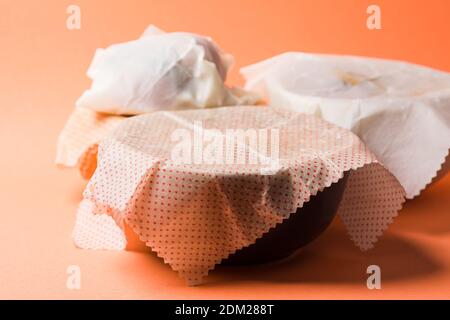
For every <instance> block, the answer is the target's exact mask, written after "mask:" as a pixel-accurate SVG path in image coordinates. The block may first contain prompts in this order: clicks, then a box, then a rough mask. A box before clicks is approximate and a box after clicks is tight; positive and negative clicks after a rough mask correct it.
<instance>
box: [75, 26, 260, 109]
mask: <svg viewBox="0 0 450 320" xmlns="http://www.w3.org/2000/svg"><path fill="white" fill-rule="evenodd" d="M232 62H233V57H232V56H231V55H229V54H227V53H224V52H223V51H222V50H221V49H220V48H219V47H218V46H217V45H216V44H215V43H214V42H213V41H212V40H211V39H210V38H207V37H203V36H199V35H195V34H190V33H183V32H174V33H164V32H163V31H161V30H159V29H157V28H156V27H154V26H150V27H149V28H148V29H147V30H146V31H145V32H144V34H143V35H142V36H141V37H140V38H139V39H137V40H133V41H130V42H125V43H120V44H114V45H112V46H110V47H108V48H106V49H98V50H97V51H96V53H95V56H94V58H93V61H92V63H91V66H90V67H89V70H88V72H87V75H88V76H89V77H90V78H91V79H92V80H93V82H92V86H91V88H90V89H88V90H86V91H85V92H84V93H83V95H82V96H81V97H80V98H79V99H78V101H77V102H76V105H77V107H87V108H91V109H94V110H95V111H98V112H104V113H109V114H121V115H135V114H141V113H146V112H150V111H155V110H161V109H164V110H175V109H184V108H186V109H187V108H196V107H198V108H205V107H216V106H224V105H243V104H254V103H255V102H256V101H257V100H258V97H257V96H256V95H254V94H250V93H246V92H243V91H242V90H238V89H237V90H230V89H228V88H227V87H225V85H224V80H225V78H226V74H227V71H228V68H229V67H230V65H231V64H232Z"/></svg>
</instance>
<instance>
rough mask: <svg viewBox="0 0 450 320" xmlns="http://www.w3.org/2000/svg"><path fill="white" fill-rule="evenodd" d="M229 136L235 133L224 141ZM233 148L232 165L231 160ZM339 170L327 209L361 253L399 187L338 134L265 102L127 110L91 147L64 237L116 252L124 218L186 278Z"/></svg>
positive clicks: (122, 240) (354, 140) (354, 141)
mask: <svg viewBox="0 0 450 320" xmlns="http://www.w3.org/2000/svg"><path fill="white" fill-rule="evenodd" d="M230 130H231V131H230ZM230 132H234V133H236V132H244V133H245V134H246V135H245V136H244V140H236V139H238V138H236V139H235V140H231V141H232V143H231V144H229V140H227V139H228V137H229V136H228V135H227V134H229V133H230ZM261 132H263V133H264V132H266V135H265V138H264V137H263V136H264V135H260V134H261ZM212 133H214V135H211V134H212ZM252 133H253V135H252ZM273 133H276V134H273ZM202 137H203V139H205V140H202ZM207 137H209V138H207ZM212 137H213V138H212ZM218 137H220V139H219V138H218ZM224 137H225V138H224ZM234 137H236V136H234ZM251 137H253V138H251ZM256 137H257V138H256ZM267 137H270V138H267ZM180 138H183V139H182V140H180ZM211 138H212V139H211ZM196 139H197V140H196ZM223 139H225V140H226V141H228V142H224V140H223ZM246 139H247V140H246ZM252 139H253V140H252ZM254 139H256V140H254ZM200 141H203V142H200ZM206 141H208V142H206ZM239 141H241V142H239ZM251 141H253V142H251ZM255 142H256V144H257V146H255V145H254V143H255ZM242 146H244V148H243V149H242V148H240V147H242ZM180 147H181V149H184V148H186V149H184V153H185V154H184V156H183V157H179V155H180V152H179V151H180V150H181V149H179V148H180ZM236 150H237V151H236ZM239 150H240V151H239ZM199 151H200V153H198V152H199ZM275 151H276V152H275ZM230 152H231V154H232V156H231V157H229V153H230ZM254 152H256V155H257V157H256V158H254V157H253V158H252V153H254ZM186 154H188V155H189V156H188V157H186ZM199 154H200V156H199ZM206 154H208V156H206ZM239 154H240V155H244V157H243V158H239V159H241V160H242V159H245V161H244V162H239V163H238V161H237V160H236V159H237V155H239ZM212 155H215V156H212ZM180 159H181V160H180ZM226 159H228V160H226ZM249 159H253V161H252V162H251V161H250V160H249ZM255 159H256V160H255ZM230 160H231V161H230ZM345 173H348V180H347V184H346V189H345V191H344V194H343V198H342V200H341V203H340V206H339V209H338V214H339V215H340V217H341V219H342V220H343V222H344V224H345V225H346V227H347V229H348V232H349V235H350V236H351V238H352V240H353V241H354V242H355V244H356V245H357V246H358V247H360V248H361V249H363V250H366V249H369V248H371V247H372V246H373V244H374V243H375V242H376V241H377V239H378V237H380V236H381V235H382V233H383V231H384V230H385V229H386V228H387V227H388V225H389V224H390V223H391V222H392V219H393V218H394V217H395V216H396V215H397V212H398V210H399V209H400V208H401V205H402V203H403V201H404V190H403V188H402V187H401V185H400V184H399V183H398V181H397V179H395V177H394V176H393V175H392V174H391V173H390V172H389V171H388V170H386V169H385V168H384V167H383V166H382V165H381V164H380V163H378V161H377V160H376V157H375V156H374V155H373V154H372V153H371V152H370V150H369V149H368V148H367V147H366V146H365V145H364V144H363V143H362V142H361V141H360V139H359V138H358V137H357V136H356V135H354V134H353V133H351V132H350V131H348V130H345V129H342V128H339V127H337V126H335V125H333V124H330V123H328V122H326V121H323V120H322V119H320V118H318V117H314V116H311V115H306V114H301V113H296V112H290V111H284V110H276V109H273V108H268V107H249V106H247V107H224V108H217V109H207V110H187V111H177V112H156V113H152V114H146V115H140V116H136V117H132V118H129V119H127V120H124V121H123V122H121V123H120V124H119V125H118V126H117V127H116V128H115V129H114V130H113V132H112V133H111V134H109V135H108V136H107V137H106V138H105V139H104V140H103V141H102V142H101V143H100V145H99V154H98V167H97V170H96V171H95V173H94V175H93V177H92V179H91V180H90V182H89V184H88V186H87V187H86V190H85V192H84V200H83V201H82V203H81V205H80V207H79V211H78V215H77V223H76V226H75V229H74V241H75V243H76V245H77V246H79V247H82V248H93V249H124V248H125V245H126V237H125V233H124V231H123V229H124V226H125V224H127V225H129V226H130V227H131V229H132V230H133V231H134V232H135V233H136V234H137V235H138V236H139V239H140V240H142V241H143V242H145V244H146V245H147V246H148V247H150V248H151V249H152V250H153V251H155V252H156V253H157V254H158V256H159V257H162V258H163V259H164V261H165V262H166V263H167V264H169V265H170V266H171V267H172V268H173V269H174V270H175V271H177V272H178V273H179V274H180V276H181V277H182V278H184V279H185V280H186V281H187V282H188V283H189V284H198V283H201V282H202V279H203V278H204V277H205V276H206V275H207V274H208V271H209V270H211V269H213V268H214V266H215V265H216V264H219V263H220V262H221V261H222V260H223V259H225V258H227V257H228V256H229V255H230V254H232V253H234V252H236V251H237V250H240V249H242V248H244V247H247V246H249V245H251V244H253V243H254V242H255V241H256V240H257V239H259V238H261V237H263V236H264V234H265V233H267V232H269V231H270V229H271V228H274V227H276V226H277V225H278V224H280V223H283V220H284V219H288V218H289V216H290V215H291V214H292V213H294V212H296V210H297V209H298V208H301V207H302V206H303V205H304V204H305V203H306V202H308V201H309V200H310V198H311V197H313V196H315V195H316V194H317V193H318V192H321V191H322V190H323V189H324V188H327V187H329V186H330V185H331V184H332V183H336V182H338V181H339V180H340V179H341V178H342V177H343V176H344V174H345ZM300 214H301V211H300Z"/></svg>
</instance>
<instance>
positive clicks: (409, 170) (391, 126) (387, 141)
mask: <svg viewBox="0 0 450 320" xmlns="http://www.w3.org/2000/svg"><path fill="white" fill-rule="evenodd" d="M241 73H242V74H243V75H244V77H245V78H246V79H247V83H246V88H247V89H251V90H255V91H257V92H259V93H262V94H264V95H265V96H266V97H267V99H268V100H269V103H270V105H271V106H273V107H276V108H285V109H289V110H293V111H300V112H305V113H309V114H315V115H317V116H320V117H322V118H323V119H325V120H327V121H330V122H332V123H334V124H337V125H339V126H341V127H343V128H346V129H349V130H352V131H353V132H354V133H356V134H357V135H358V136H359V137H360V138H361V139H362V140H363V141H364V142H365V143H366V144H367V145H368V147H369V148H370V149H371V150H372V151H373V152H374V154H375V155H376V156H377V158H378V159H379V160H380V161H381V162H382V163H383V164H384V166H385V167H386V168H387V169H389V170H390V171H391V172H392V173H393V174H394V176H396V177H397V179H398V180H399V181H400V183H401V184H402V185H403V187H404V189H405V190H406V193H407V197H408V198H413V197H414V196H417V195H418V194H419V193H420V191H421V190H422V189H424V188H425V187H426V186H427V185H428V184H429V183H430V182H431V181H432V179H433V178H435V177H436V173H437V172H438V171H439V170H440V169H441V167H442V168H443V169H445V171H448V169H446V168H448V167H449V164H448V163H447V164H445V158H446V156H447V155H448V152H449V148H450V74H448V73H445V72H441V71H437V70H433V69H430V68H426V67H422V66H418V65H413V64H410V63H405V62H398V61H388V60H381V59H371V58H362V57H351V56H335V55H321V54H308V53H286V54H282V55H279V56H276V57H273V58H271V59H268V60H266V61H263V62H260V63H256V64H254V65H251V66H248V67H245V68H243V69H241ZM447 161H448V160H447ZM443 175H445V172H443V171H442V170H441V172H440V176H443ZM434 180H436V179H434Z"/></svg>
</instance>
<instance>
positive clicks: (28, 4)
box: [0, 0, 450, 299]
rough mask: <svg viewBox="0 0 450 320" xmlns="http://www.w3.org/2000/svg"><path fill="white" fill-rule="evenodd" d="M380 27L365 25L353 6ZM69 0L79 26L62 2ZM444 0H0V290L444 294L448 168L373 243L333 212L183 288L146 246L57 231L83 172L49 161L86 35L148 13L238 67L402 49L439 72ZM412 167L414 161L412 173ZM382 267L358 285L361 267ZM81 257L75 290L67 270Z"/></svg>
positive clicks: (42, 293) (104, 41)
mask: <svg viewBox="0 0 450 320" xmlns="http://www.w3.org/2000/svg"><path fill="white" fill-rule="evenodd" d="M372 2H375V3H376V4H378V5H379V6H380V7H381V10H382V27H383V29H382V30H375V31H369V30H368V29H367V28H366V17H367V14H366V8H367V6H368V5H369V4H371V3H372ZM69 4H77V5H79V6H80V7H81V15H82V16H81V19H82V22H81V23H82V25H81V30H74V31H70V30H68V29H66V19H67V16H68V15H67V14H66V8H67V6H68V5H69ZM449 21H450V1H447V0H423V1H422V0H417V1H412V0H405V1H403V0H402V1H401V0H389V1H387V0H384V1H382V0H377V1H365V0H340V1H338V0H303V1H300V0H298V1H288V0H270V1H269V0H265V1H262V0H261V1H256V0H252V1H250V0H228V1H214V0H208V1H207V0H203V1H201V0H190V1H181V0H180V1H178V0H177V1H174V0H165V1H163V0H159V1H157V0H153V1H150V0H149V1H137V0H122V1H112V0H96V1H92V0H89V1H87V0H78V1H75V0H74V1H62V0H61V1H58V0H46V1H43V0H40V1H32V0H29V1H23V0H21V1H18V0H15V1H9V0H0V110H1V114H0V146H1V148H2V149H1V150H2V152H1V157H0V199H1V202H0V203H1V208H0V214H1V217H0V218H1V221H0V298H147V299H152V298H163V299H164V298H431V297H434V298H450V250H449V249H450V201H449V195H450V176H449V175H448V176H447V177H446V178H445V179H444V180H441V181H440V182H439V183H437V184H435V185H434V186H432V187H431V188H429V189H428V190H427V191H426V192H425V193H424V194H423V195H422V196H421V197H420V198H417V199H415V200H413V201H410V202H408V203H407V204H406V206H405V208H404V209H403V210H402V211H401V212H400V216H399V217H398V219H397V220H396V221H395V223H394V225H393V226H392V227H391V228H390V229H389V231H388V232H387V233H386V235H385V236H384V237H383V238H382V240H381V241H380V242H379V243H378V246H377V247H376V248H375V249H374V250H372V251H370V252H368V253H360V252H359V251H358V250H357V249H356V248H355V247H353V245H352V243H351V242H350V240H349V239H348V238H347V235H346V234H345V231H344V230H343V228H342V226H341V224H340V222H339V221H336V222H335V223H334V225H333V227H332V228H330V229H329V230H328V231H327V232H326V234H325V235H324V236H323V237H321V238H320V239H319V240H318V241H317V242H315V243H314V244H313V245H312V246H310V247H308V248H307V249H306V250H304V251H303V252H302V253H301V254H300V255H297V256H296V257H294V258H292V259H290V260H289V261H286V262H284V263H278V264H274V265H266V266H259V267H249V268H241V269H231V268H218V270H217V271H215V272H212V274H211V276H210V277H208V279H207V283H206V284H205V285H203V286H200V287H193V288H191V287H186V286H184V284H183V283H182V281H181V280H180V279H179V278H178V277H177V275H176V274H175V273H174V272H172V271H171V270H170V268H169V267H168V266H166V265H163V264H162V262H161V261H160V260H159V259H157V258H155V257H153V256H151V255H149V254H147V253H145V252H132V251H128V252H106V251H100V252H95V251H87V250H79V249H76V248H74V246H73V244H72V241H71V238H70V235H71V230H72V227H73V224H74V214H75V210H76V206H77V203H78V202H79V200H80V199H81V192H82V190H83V188H84V182H83V181H82V180H81V179H80V177H79V176H78V173H77V172H76V171H70V170H66V171H61V170H57V169H56V168H55V167H54V166H53V158H54V153H55V142H56V137H57V135H58V133H59V131H60V130H61V128H62V126H63V125H64V122H65V120H66V118H67V116H68V115H69V113H70V112H71V110H72V108H73V104H74V101H75V100H76V98H77V97H78V96H79V95H80V94H81V92H82V91H83V90H84V89H86V88H87V87H88V86H89V79H87V77H86V76H85V71H86V69H87V67H88V65H89V63H90V59H91V58H92V55H93V52H94V50H95V48H97V47H105V46H107V45H109V44H111V43H115V42H120V41H126V40H129V39H132V38H135V37H137V36H139V35H140V34H141V32H142V31H143V30H144V29H145V27H146V26H147V25H148V24H150V23H152V24H155V25H157V26H159V27H160V28H162V29H165V30H167V31H192V32H197V33H202V34H207V35H210V36H212V37H213V38H214V39H215V40H216V41H217V42H218V43H219V44H220V45H221V47H222V48H223V49H225V50H226V51H228V52H231V53H233V54H234V56H235V58H236V62H237V63H236V66H235V69H234V70H233V71H232V73H231V75H230V78H229V83H230V84H234V85H240V84H242V83H243V82H242V79H241V78H240V77H239V74H238V72H237V70H238V68H239V67H241V66H243V65H246V64H249V63H253V62H256V61H258V60H261V59H264V58H268V57H270V56H272V55H275V54H278V53H281V52H284V51H289V50H301V51H312V52H327V53H347V54H359V55H370V56H377V57H384V58H394V59H402V60H408V61H412V62H415V63H420V64H425V65H428V66H432V67H435V68H439V69H442V70H446V71H450V59H449V57H450V41H449V40H450V39H449V37H450V22H449ZM412 174H413V173H412ZM370 264H378V265H380V267H381V268H382V289H381V290H368V289H367V288H366V285H365V279H366V277H367V275H366V273H365V272H366V268H367V266H368V265H370ZM69 265H79V266H80V267H81V276H82V280H81V281H82V283H81V285H82V287H81V290H78V291H77V290H68V289H67V288H66V279H67V274H66V269H67V267H68V266H69Z"/></svg>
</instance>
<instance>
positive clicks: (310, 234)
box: [222, 174, 347, 266]
mask: <svg viewBox="0 0 450 320" xmlns="http://www.w3.org/2000/svg"><path fill="white" fill-rule="evenodd" d="M346 182H347V174H346V175H344V177H343V178H342V179H340V180H339V181H338V182H336V183H334V184H332V185H331V186H330V187H328V188H325V189H324V190H323V191H322V192H319V193H318V194H317V195H316V196H314V197H312V198H311V199H310V201H308V202H307V203H306V204H305V205H304V206H303V207H302V208H299V209H298V210H297V211H296V212H295V213H293V214H291V216H290V217H289V218H288V219H287V220H285V221H284V222H283V223H281V224H279V225H278V226H277V227H276V228H275V229H272V230H271V231H269V233H267V234H265V235H264V236H263V237H262V238H260V239H258V240H257V241H256V242H255V243H254V244H252V245H250V246H248V247H245V248H243V249H241V250H239V251H237V252H236V253H234V254H232V255H230V256H229V257H228V258H227V259H225V260H223V261H222V265H229V266H231V265H250V264H259V263H266V262H272V261H275V260H279V259H283V258H286V257H288V256H290V255H292V254H293V253H294V252H296V251H297V250H298V249H300V248H302V247H304V246H306V245H307V244H309V243H310V242H312V241H313V240H315V239H316V238H317V237H318V236H320V235H321V234H322V233H323V232H324V231H325V229H326V228H327V227H328V226H329V225H330V223H331V222H332V221H333V218H334V217H335V216H336V213H337V209H338V207H339V203H340V201H341V199H342V195H343V193H344V189H345V185H346Z"/></svg>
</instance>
